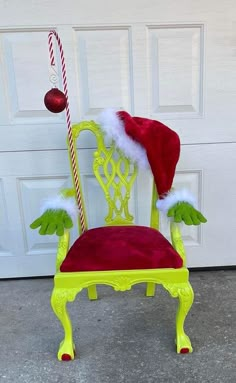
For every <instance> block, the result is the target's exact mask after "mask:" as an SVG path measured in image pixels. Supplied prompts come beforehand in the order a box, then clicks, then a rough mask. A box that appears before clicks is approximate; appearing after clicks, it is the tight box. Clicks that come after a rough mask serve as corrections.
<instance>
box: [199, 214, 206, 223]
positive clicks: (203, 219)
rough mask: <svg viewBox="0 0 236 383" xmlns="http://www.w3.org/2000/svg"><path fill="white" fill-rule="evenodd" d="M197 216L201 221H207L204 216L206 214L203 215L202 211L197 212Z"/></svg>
mask: <svg viewBox="0 0 236 383" xmlns="http://www.w3.org/2000/svg"><path fill="white" fill-rule="evenodd" d="M197 216H198V219H199V221H200V222H202V223H206V222H207V219H206V218H205V217H204V215H202V213H200V211H198V212H197Z"/></svg>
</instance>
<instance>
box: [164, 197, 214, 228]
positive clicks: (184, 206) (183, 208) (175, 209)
mask: <svg viewBox="0 0 236 383" xmlns="http://www.w3.org/2000/svg"><path fill="white" fill-rule="evenodd" d="M167 216H168V217H173V220H174V222H182V221H183V222H184V223H185V224H186V225H200V224H201V223H205V222H207V220H206V218H205V217H204V216H203V215H202V213H200V211H198V210H196V209H195V208H194V207H193V206H192V205H190V204H189V203H187V202H178V203H177V204H175V205H174V206H172V207H171V208H170V209H169V210H168V213H167Z"/></svg>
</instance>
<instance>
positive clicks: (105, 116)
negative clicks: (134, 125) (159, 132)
mask: <svg viewBox="0 0 236 383" xmlns="http://www.w3.org/2000/svg"><path fill="white" fill-rule="evenodd" d="M96 122H97V123H98V124H99V125H100V126H101V129H102V130H103V131H104V133H106V136H107V137H108V138H109V139H111V140H113V141H114V142H115V144H116V146H117V147H118V148H119V149H121V150H122V152H123V153H124V155H125V156H126V157H128V158H130V159H131V160H132V161H134V162H136V163H137V165H138V167H139V168H141V169H142V168H149V162H148V159H147V154H146V151H145V149H144V148H143V147H142V146H141V145H140V144H139V143H138V142H136V141H134V140H132V138H130V137H129V136H128V135H127V134H126V132H125V127H124V123H123V122H122V121H121V120H120V119H119V116H118V115H117V112H116V111H115V110H114V109H104V110H103V111H102V113H101V114H100V115H99V116H98V118H97V121H96Z"/></svg>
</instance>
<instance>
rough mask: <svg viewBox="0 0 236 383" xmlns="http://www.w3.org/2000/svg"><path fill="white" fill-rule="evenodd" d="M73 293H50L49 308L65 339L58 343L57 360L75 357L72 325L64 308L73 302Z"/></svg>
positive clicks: (61, 291)
mask: <svg viewBox="0 0 236 383" xmlns="http://www.w3.org/2000/svg"><path fill="white" fill-rule="evenodd" d="M75 296H76V293H75V291H73V292H71V291H70V290H67V289H60V288H55V287H54V289H53V291H52V296H51V306H52V309H53V311H54V313H55V314H56V316H57V318H58V319H59V321H60V322H61V324H62V327H63V329H64V333H65V337H64V339H63V341H62V342H61V343H60V347H59V350H58V354H57V357H58V359H59V360H64V361H68V360H72V359H74V357H75V345H74V343H73V337H72V325H71V321H70V317H69V314H68V311H67V308H66V304H67V302H68V301H72V300H74V298H75Z"/></svg>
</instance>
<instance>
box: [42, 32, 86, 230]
mask: <svg viewBox="0 0 236 383" xmlns="http://www.w3.org/2000/svg"><path fill="white" fill-rule="evenodd" d="M53 36H54V37H55V38H56V41H57V44H58V48H59V51H60V58H61V71H62V82H63V90H64V94H65V97H66V101H67V102H66V123H67V128H68V138H69V154H70V158H71V164H72V172H73V177H74V183H75V190H76V196H77V201H78V207H79V218H80V225H81V231H82V233H83V232H85V231H86V225H85V214H84V209H83V204H82V198H81V190H80V184H79V178H78V174H77V171H76V153H75V149H74V145H73V137H72V129H71V118H70V109H69V100H68V89H67V78H66V65H65V59H64V52H63V47H62V43H61V40H60V37H59V36H58V34H57V32H56V31H54V30H51V31H50V32H49V34H48V46H49V56H50V64H51V67H52V68H53V67H54V66H55V57H54V51H53V41H52V40H53Z"/></svg>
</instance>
